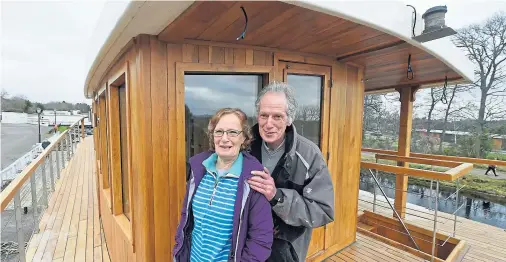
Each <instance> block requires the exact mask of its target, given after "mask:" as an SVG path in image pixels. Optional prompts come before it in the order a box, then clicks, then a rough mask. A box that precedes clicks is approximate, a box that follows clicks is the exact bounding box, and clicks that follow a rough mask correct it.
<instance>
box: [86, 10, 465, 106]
mask: <svg viewBox="0 0 506 262" xmlns="http://www.w3.org/2000/svg"><path fill="white" fill-rule="evenodd" d="M241 6H242V7H244V8H245V10H246V12H247V14H248V18H249V22H248V28H247V32H246V35H245V38H244V39H242V40H240V41H237V40H236V38H237V37H238V36H239V35H240V33H241V32H242V30H243V27H244V16H243V13H242V11H241V9H240V7H241ZM366 6H367V8H366ZM380 10H387V11H388V12H380ZM410 10H411V9H410V8H406V6H405V5H404V4H402V3H401V2H382V3H376V2H370V3H369V2H360V3H355V2H338V3H336V2H329V1H320V2H318V1H316V2H315V1H298V2H290V3H285V2H280V1H271V2H266V1H251V2H243V1H238V2H234V1H224V2H215V1H202V2H188V1H185V2H131V3H130V4H129V5H128V6H127V7H126V9H125V11H124V13H123V14H122V16H121V17H120V18H119V20H118V23H117V24H116V26H115V27H114V28H113V30H112V32H111V34H110V35H109V37H108V39H107V40H106V42H105V44H104V45H103V46H102V47H101V49H100V52H99V53H98V55H97V56H96V57H95V60H94V62H93V65H92V66H91V68H90V71H89V73H88V76H87V79H86V84H85V90H84V91H85V95H86V96H87V97H91V94H92V91H93V90H91V88H90V87H96V86H97V85H98V84H99V81H100V79H101V78H102V77H103V74H105V73H106V70H107V68H108V67H109V66H110V63H112V61H113V60H114V58H115V57H116V56H117V55H118V54H119V52H120V51H121V49H122V48H123V47H124V46H125V45H126V44H127V43H128V41H130V39H132V38H133V37H136V36H137V35H139V34H151V35H158V38H159V39H160V40H163V41H167V42H173V43H178V42H184V41H191V40H195V41H213V42H220V43H230V44H241V45H253V46H261V47H264V48H272V49H283V50H290V51H296V52H302V53H307V54H317V55H323V56H328V57H333V58H335V59H336V60H338V61H343V62H348V63H352V64H355V65H358V66H361V67H364V72H365V79H364V81H365V88H366V91H376V90H383V89H392V88H398V87H402V86H410V85H425V84H434V83H441V82H442V81H444V79H445V77H448V80H449V81H465V82H469V81H471V79H472V77H473V70H474V68H473V65H472V63H471V62H470V61H469V60H468V59H467V58H466V57H465V54H464V53H463V52H462V51H461V50H459V49H458V48H457V47H455V46H454V45H453V44H452V43H451V41H450V40H449V39H448V37H447V38H443V39H438V40H434V41H431V42H427V43H423V44H421V43H418V42H417V41H415V40H413V39H411V37H410V36H411V23H412V22H411V11H410ZM393 13H396V15H395V16H392V15H390V14H393ZM419 17H420V16H419ZM422 26H423V22H422V21H418V25H417V28H416V29H417V31H421V27H422ZM410 54H411V66H412V68H413V71H414V73H415V78H414V79H412V80H409V79H408V78H407V77H406V73H407V72H406V70H407V63H408V56H409V55H410Z"/></svg>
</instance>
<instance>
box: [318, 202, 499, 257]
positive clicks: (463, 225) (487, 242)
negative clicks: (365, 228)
mask: <svg viewBox="0 0 506 262" xmlns="http://www.w3.org/2000/svg"><path fill="white" fill-rule="evenodd" d="M360 199H364V196H363V195H362V194H361V196H360ZM368 201H372V198H370V199H368ZM408 208H410V209H408V214H407V215H406V221H407V223H410V224H413V225H416V226H420V227H424V228H427V229H429V230H431V231H432V229H433V225H434V224H433V222H432V221H430V220H428V219H424V218H421V217H425V218H429V215H428V214H430V213H432V212H433V211H430V210H428V209H426V208H423V207H420V206H415V205H411V204H409V205H408ZM364 209H365V210H370V211H372V204H368V203H364V202H363V201H359V210H364ZM376 211H377V212H378V213H381V214H383V215H385V216H389V217H391V216H392V211H391V210H390V209H385V208H377V209H376ZM422 212H426V213H428V214H426V215H423V213H422ZM409 213H414V214H416V215H417V216H413V215H409ZM419 216H421V217H419ZM438 216H441V217H445V218H452V219H453V217H452V216H450V215H449V214H446V213H442V212H439V214H438ZM439 221H441V222H440V223H438V233H443V234H446V235H448V234H451V232H453V220H452V221H450V220H446V219H439ZM456 238H457V239H461V240H465V241H466V242H467V244H468V246H469V250H468V251H467V253H466V254H465V256H464V259H463V260H462V261H466V262H467V261H469V262H471V261H482V262H488V261H494V262H500V261H505V262H506V231H505V230H504V229H501V228H498V227H493V226H489V225H486V224H482V223H479V222H475V221H472V220H469V219H466V218H462V217H458V219H457V234H456ZM343 260H344V261H423V259H421V258H419V257H417V256H414V255H412V254H410V253H408V252H405V251H402V250H399V249H394V248H392V247H391V246H389V245H387V244H384V243H382V242H380V241H378V240H375V239H373V238H371V237H368V236H365V235H363V234H360V233H357V241H356V242H355V243H354V244H352V245H351V246H349V247H347V248H345V249H344V250H343V251H341V252H339V253H337V254H335V255H334V256H332V257H330V258H329V259H328V260H327V261H343Z"/></svg>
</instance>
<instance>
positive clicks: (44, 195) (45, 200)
mask: <svg viewBox="0 0 506 262" xmlns="http://www.w3.org/2000/svg"><path fill="white" fill-rule="evenodd" d="M41 168H42V203H44V206H45V207H47V204H48V194H47V179H46V159H45V158H44V161H42V165H41Z"/></svg>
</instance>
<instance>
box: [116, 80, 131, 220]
mask: <svg viewBox="0 0 506 262" xmlns="http://www.w3.org/2000/svg"><path fill="white" fill-rule="evenodd" d="M118 97H119V99H118V100H119V122H120V128H119V129H120V134H119V135H120V146H121V192H122V194H121V198H122V201H121V202H122V205H123V213H124V214H125V216H126V217H127V218H128V219H130V202H129V197H130V194H129V190H128V188H129V184H128V176H129V174H128V146H127V104H126V100H127V99H126V88H125V85H124V84H123V85H121V86H120V87H119V88H118Z"/></svg>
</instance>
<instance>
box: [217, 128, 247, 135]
mask: <svg viewBox="0 0 506 262" xmlns="http://www.w3.org/2000/svg"><path fill="white" fill-rule="evenodd" d="M225 133H227V135H228V136H229V137H237V136H238V135H240V134H241V133H242V131H239V130H233V129H231V130H214V132H213V135H214V136H215V137H222V136H223V134H225Z"/></svg>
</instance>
